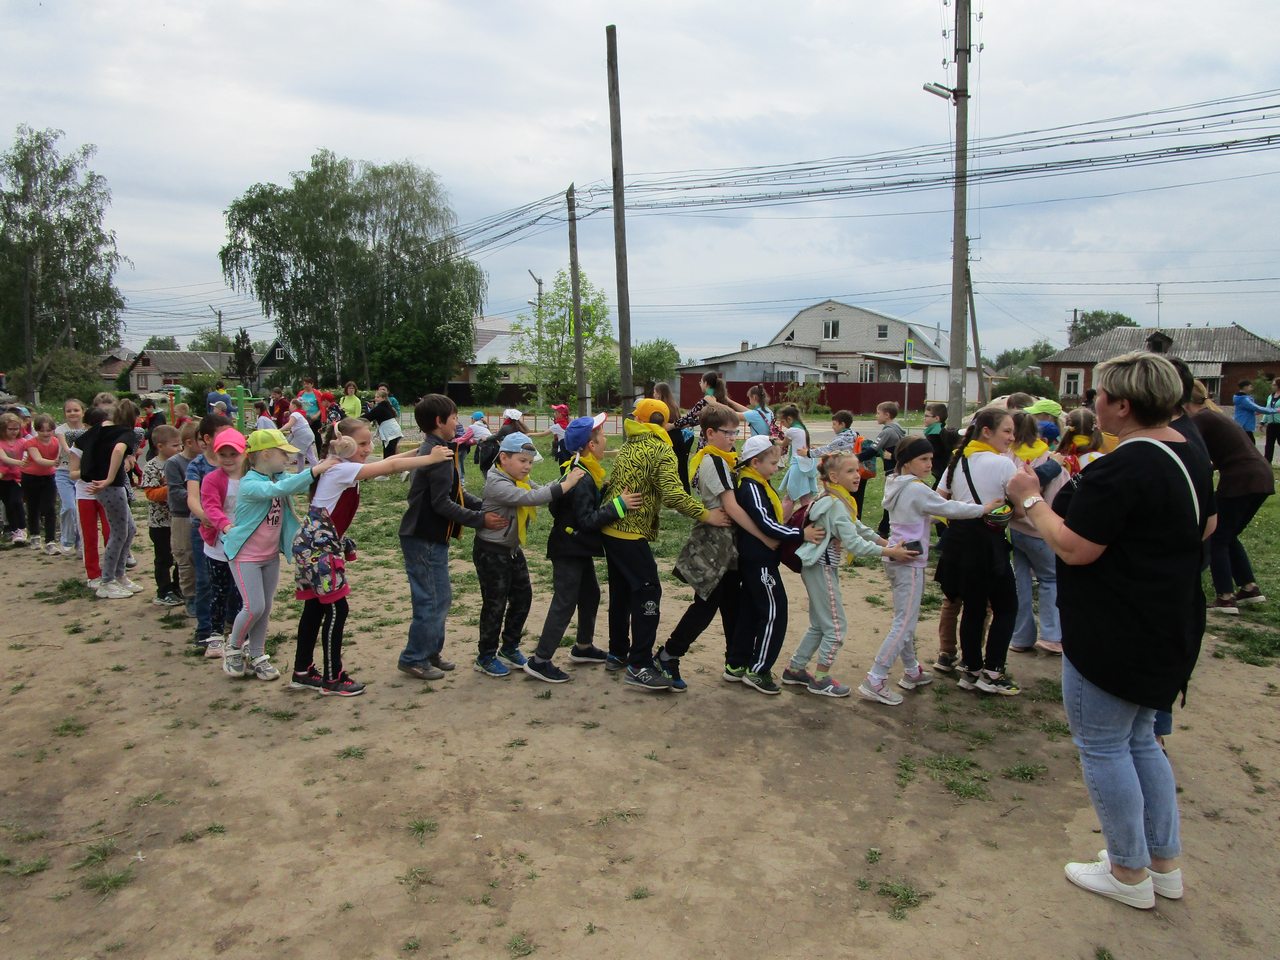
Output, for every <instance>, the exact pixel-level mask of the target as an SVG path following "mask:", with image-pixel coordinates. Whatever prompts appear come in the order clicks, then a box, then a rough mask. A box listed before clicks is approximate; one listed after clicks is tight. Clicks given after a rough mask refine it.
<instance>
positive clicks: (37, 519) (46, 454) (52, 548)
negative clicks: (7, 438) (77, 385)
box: [22, 413, 59, 556]
mask: <svg viewBox="0 0 1280 960" xmlns="http://www.w3.org/2000/svg"><path fill="white" fill-rule="evenodd" d="M31 426H32V427H33V428H34V429H35V436H32V437H28V438H27V439H26V441H25V446H26V451H25V453H26V459H25V460H23V463H22V496H23V500H24V501H25V503H26V508H27V536H28V538H29V540H30V543H31V546H32V547H35V548H39V547H41V540H40V527H41V521H43V522H44V541H43V549H44V552H45V554H46V555H49V556H52V555H53V554H55V553H57V552H58V545H57V543H55V542H54V541H55V540H57V528H58V507H57V504H58V488H57V487H56V486H55V485H54V480H53V473H54V471H55V470H57V469H58V452H59V450H58V437H57V435H56V434H55V433H54V430H55V429H57V424H56V423H54V420H53V417H51V416H49V415H48V414H47V413H37V414H36V415H35V417H34V419H33V420H32V421H31Z"/></svg>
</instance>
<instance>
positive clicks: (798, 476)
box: [778, 403, 818, 517]
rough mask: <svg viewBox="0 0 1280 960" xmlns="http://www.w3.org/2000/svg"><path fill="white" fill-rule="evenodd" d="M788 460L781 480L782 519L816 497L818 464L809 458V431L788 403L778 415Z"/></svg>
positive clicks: (795, 407) (798, 412) (794, 407)
mask: <svg viewBox="0 0 1280 960" xmlns="http://www.w3.org/2000/svg"><path fill="white" fill-rule="evenodd" d="M778 420H779V421H780V422H781V423H782V432H783V435H784V436H785V437H786V438H787V449H788V451H789V452H790V454H791V460H790V462H789V463H788V465H787V472H786V473H785V474H783V476H782V516H783V517H790V516H791V514H792V513H794V512H795V511H796V510H797V509H798V508H800V507H803V506H804V505H805V504H807V503H810V502H812V500H813V498H814V497H816V496H817V495H818V461H817V459H815V458H814V457H811V456H809V428H808V427H806V426H805V425H804V421H803V420H801V419H800V408H799V407H797V406H796V405H795V404H794V403H789V404H787V405H786V406H785V407H783V408H782V409H781V410H779V411H778Z"/></svg>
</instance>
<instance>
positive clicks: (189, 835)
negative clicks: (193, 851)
mask: <svg viewBox="0 0 1280 960" xmlns="http://www.w3.org/2000/svg"><path fill="white" fill-rule="evenodd" d="M199 839H200V834H198V833H196V832H195V831H194V830H188V831H186V832H185V833H184V834H182V836H180V837H178V842H179V843H195V842H196V841H197V840H199Z"/></svg>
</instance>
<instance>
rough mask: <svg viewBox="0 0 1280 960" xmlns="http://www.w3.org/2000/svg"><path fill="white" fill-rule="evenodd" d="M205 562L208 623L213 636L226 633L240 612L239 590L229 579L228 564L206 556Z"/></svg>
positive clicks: (233, 581)
mask: <svg viewBox="0 0 1280 960" xmlns="http://www.w3.org/2000/svg"><path fill="white" fill-rule="evenodd" d="M205 561H206V563H207V564H208V567H209V598H210V599H209V623H210V624H212V626H213V632H214V633H215V634H222V633H226V632H227V631H229V630H230V629H231V625H232V624H233V623H235V622H236V615H237V614H238V613H239V612H240V607H241V600H240V590H239V589H238V588H237V587H236V582H235V580H233V579H232V577H231V565H230V564H229V563H227V562H226V561H225V560H215V559H214V558H213V557H210V556H209V555H208V554H206V555H205Z"/></svg>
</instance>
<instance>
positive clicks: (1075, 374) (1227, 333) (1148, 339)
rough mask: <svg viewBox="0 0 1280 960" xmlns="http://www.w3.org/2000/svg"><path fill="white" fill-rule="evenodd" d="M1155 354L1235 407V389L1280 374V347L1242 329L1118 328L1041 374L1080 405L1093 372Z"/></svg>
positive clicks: (1053, 358)
mask: <svg viewBox="0 0 1280 960" xmlns="http://www.w3.org/2000/svg"><path fill="white" fill-rule="evenodd" d="M1134 350H1150V351H1151V352H1152V353H1164V354H1167V355H1169V356H1171V357H1178V358H1180V359H1182V360H1185V361H1186V363H1187V365H1188V366H1190V367H1191V372H1192V373H1193V374H1195V377H1196V379H1197V380H1200V381H1202V382H1203V383H1204V385H1205V386H1206V387H1208V388H1209V396H1211V397H1213V398H1214V399H1215V400H1217V402H1218V403H1222V402H1224V399H1225V401H1226V402H1228V403H1229V402H1230V400H1231V395H1232V394H1233V393H1235V390H1236V384H1237V383H1239V382H1240V381H1241V380H1253V379H1256V378H1257V377H1260V376H1265V377H1267V378H1271V377H1274V376H1276V375H1277V374H1280V345H1277V344H1275V343H1273V342H1272V341H1270V340H1268V339H1266V338H1265V337H1260V336H1258V335H1257V334H1256V333H1251V332H1250V331H1248V330H1246V329H1245V328H1244V327H1242V326H1240V325H1239V324H1235V323H1233V324H1231V325H1230V326H1227V327H1186V328H1178V327H1165V328H1160V327H1116V328H1115V329H1113V330H1108V331H1107V332H1106V333H1102V334H1099V335H1098V336H1096V337H1093V338H1092V339H1090V340H1085V341H1084V342H1082V343H1077V344H1076V345H1075V346H1072V347H1067V348H1066V349H1065V350H1059V351H1058V352H1057V353H1054V354H1051V355H1050V356H1047V357H1045V358H1044V359H1043V360H1041V361H1040V368H1041V374H1042V376H1044V378H1045V379H1046V380H1048V381H1050V382H1051V383H1053V384H1054V385H1055V386H1056V387H1057V388H1058V393H1059V395H1060V396H1061V397H1062V399H1063V400H1064V401H1066V402H1068V403H1070V402H1078V400H1079V398H1080V397H1082V396H1083V395H1084V392H1085V391H1086V390H1088V389H1090V388H1092V387H1093V368H1094V366H1095V365H1096V364H1099V363H1101V362H1102V361H1103V360H1109V359H1110V358H1112V357H1117V356H1120V355H1121V354H1124V353H1131V352H1132V351H1134Z"/></svg>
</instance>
